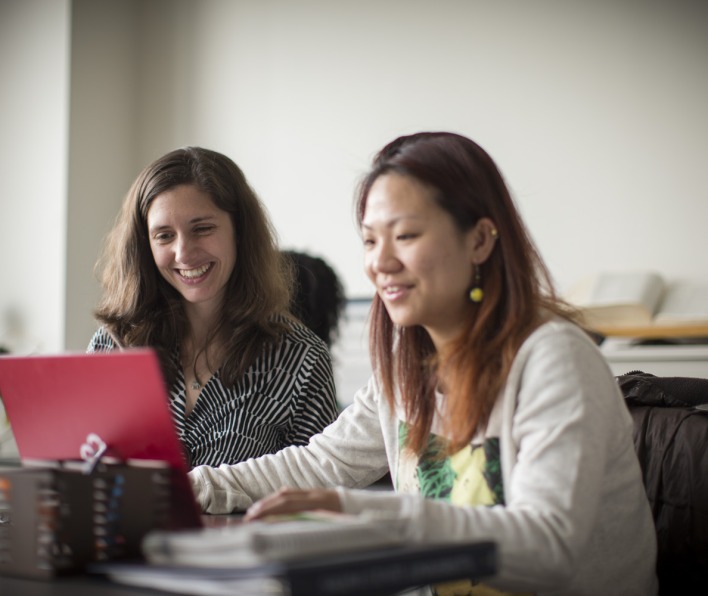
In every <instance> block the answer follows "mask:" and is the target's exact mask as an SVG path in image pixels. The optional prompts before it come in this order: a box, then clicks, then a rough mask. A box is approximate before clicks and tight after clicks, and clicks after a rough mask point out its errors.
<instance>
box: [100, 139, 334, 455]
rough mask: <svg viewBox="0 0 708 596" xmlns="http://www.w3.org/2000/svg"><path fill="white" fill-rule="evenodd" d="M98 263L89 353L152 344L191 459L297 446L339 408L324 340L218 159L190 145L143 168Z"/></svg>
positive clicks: (266, 231)
mask: <svg viewBox="0 0 708 596" xmlns="http://www.w3.org/2000/svg"><path fill="white" fill-rule="evenodd" d="M98 269H99V272H100V277H101V281H102V284H103V296H102V298H101V301H100V303H99V305H98V308H97V311H96V317H97V319H98V321H99V322H100V323H101V324H102V325H101V328H100V329H99V330H98V331H97V332H96V334H95V335H94V337H93V338H92V340H91V343H90V345H89V351H91V352H93V351H98V350H110V349H115V348H127V347H150V348H152V349H154V350H155V351H156V352H157V354H158V356H159V358H160V361H161V363H162V368H163V370H164V373H165V377H166V381H167V385H168V387H169V390H170V409H171V411H172V414H173V417H174V420H175V423H176V426H177V429H178V432H179V434H180V437H181V439H182V442H183V444H184V446H185V448H186V451H187V452H188V455H189V459H190V464H191V465H193V466H194V465H200V464H208V465H219V464H222V463H228V464H233V463H237V462H239V461H242V460H245V459H248V458H249V457H257V456H259V455H263V454H265V453H273V452H275V451H278V450H279V449H282V448H283V447H286V446H288V445H304V444H306V443H307V441H308V440H309V438H310V437H311V436H312V435H313V434H316V433H317V432H319V431H321V430H322V429H323V428H324V427H325V426H327V424H329V423H330V422H332V420H334V418H335V417H336V414H337V411H338V410H337V404H336V399H335V387H334V378H333V374H332V363H331V358H330V355H329V352H328V350H327V347H326V345H325V344H324V342H322V341H321V340H320V339H319V338H318V337H317V336H316V335H315V334H314V333H313V332H312V331H310V330H309V329H308V328H306V327H305V326H304V325H302V324H300V323H299V322H297V321H296V320H295V319H294V318H293V317H292V316H291V315H290V312H289V307H290V299H291V287H292V272H291V267H290V265H289V263H288V262H287V261H286V260H285V259H284V257H283V256H282V255H281V253H280V251H279V249H278V246H277V243H276V237H275V233H274V231H273V229H272V227H271V224H270V222H269V220H268V217H267V214H266V211H265V209H264V207H263V206H262V204H261V202H260V201H259V199H258V197H257V196H256V194H255V193H254V191H253V190H252V189H251V187H250V186H249V184H248V182H247V181H246V178H245V177H244V175H243V173H242V172H241V170H240V169H239V168H238V166H237V165H236V164H235V163H234V162H233V161H232V160H231V159H229V158H228V157H226V156H225V155H222V154H220V153H217V152H215V151H210V150H207V149H202V148H199V147H187V148H183V149H177V150H175V151H171V152H169V153H167V154H166V155H164V156H162V157H161V158H159V159H157V160H156V161H155V162H153V163H152V164H150V165H149V166H147V167H146V168H145V169H144V170H143V171H142V172H141V173H140V175H139V176H138V178H137V179H136V180H135V182H134V183H133V185H132V187H131V189H130V191H129V193H128V195H127V197H126V199H125V201H124V203H123V207H122V210H121V212H120V214H119V216H118V219H117V221H116V223H115V226H114V228H113V230H112V231H111V233H110V234H109V236H108V238H107V242H106V245H105V249H104V252H103V254H102V258H101V259H100V261H99V263H98ZM136 415H140V413H139V412H136Z"/></svg>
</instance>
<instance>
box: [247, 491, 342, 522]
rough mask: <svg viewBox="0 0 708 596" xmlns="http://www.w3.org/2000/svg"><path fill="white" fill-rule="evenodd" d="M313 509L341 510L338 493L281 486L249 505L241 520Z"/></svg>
mask: <svg viewBox="0 0 708 596" xmlns="http://www.w3.org/2000/svg"><path fill="white" fill-rule="evenodd" d="M313 509H325V510H327V511H337V512H341V511H342V504H341V502H340V501H339V495H338V494H337V492H336V491H334V490H326V489H322V488H318V489H313V490H300V489H297V488H281V489H280V490H279V491H277V492H274V493H273V494H272V495H268V496H267V497H264V498H263V499H261V500H260V501H256V502H255V503H254V504H253V505H251V506H250V507H249V508H248V511H246V515H245V516H244V518H243V520H244V521H253V520H254V519H259V518H263V517H266V516H268V515H280V514H285V513H298V512H300V511H312V510H313Z"/></svg>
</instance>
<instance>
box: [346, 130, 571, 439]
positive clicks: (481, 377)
mask: <svg viewBox="0 0 708 596" xmlns="http://www.w3.org/2000/svg"><path fill="white" fill-rule="evenodd" d="M390 172H395V173H397V174H401V175H404V176H410V177H412V178H415V179H416V180H418V181H419V182H421V183H423V184H425V185H426V186H428V187H430V188H432V189H433V190H434V191H435V200H436V202H437V204H438V206H439V207H441V208H442V209H444V210H445V211H447V212H448V213H449V214H450V216H451V217H452V219H453V221H454V222H455V224H456V225H457V226H458V228H459V230H460V231H461V232H465V231H467V230H469V229H471V228H472V227H474V225H475V224H476V223H477V222H478V221H479V219H480V218H482V217H487V218H489V219H491V220H492V221H493V222H494V224H495V226H496V229H497V231H498V238H497V242H496V245H495V247H494V249H493V251H492V253H491V255H490V257H489V258H488V259H487V261H485V262H484V263H483V264H482V265H481V270H480V273H481V281H482V287H483V290H484V299H483V300H482V302H480V303H479V304H474V303H472V302H470V304H469V309H468V313H467V317H466V319H465V320H464V321H462V322H461V324H460V334H459V336H458V337H457V339H456V340H455V341H454V342H452V344H451V345H449V346H447V347H446V348H445V350H444V352H442V353H436V351H435V348H434V346H433V344H432V341H431V340H430V337H429V336H428V334H427V332H426V331H425V330H424V329H423V328H422V327H419V326H412V327H397V326H395V325H394V324H393V322H392V321H391V318H390V317H389V316H388V313H387V312H386V308H385V307H384V305H383V303H382V302H381V299H380V298H379V297H378V296H376V297H375V298H374V300H373V304H372V309H371V315H370V332H369V333H370V335H369V347H370V351H371V359H372V366H373V369H374V371H375V372H376V374H377V377H378V379H379V382H380V383H381V386H382V388H383V391H384V394H385V396H386V398H387V400H388V401H389V403H390V404H391V405H393V403H394V400H395V399H396V393H398V394H399V395H400V397H401V399H402V403H403V406H404V408H405V412H406V417H407V420H408V421H409V423H410V425H411V428H410V430H409V433H408V438H407V440H408V446H409V447H410V448H412V449H413V450H415V451H416V452H421V451H422V450H423V449H424V448H425V446H426V443H427V440H428V437H429V434H430V429H431V425H432V422H433V417H434V414H435V399H434V392H435V388H436V387H443V388H444V392H445V395H446V409H445V419H444V420H443V423H444V425H445V429H446V431H447V433H448V435H449V438H450V444H449V450H450V452H454V451H456V450H459V449H460V448H462V447H463V446H464V445H465V444H468V443H469V442H470V441H471V439H472V437H473V436H474V434H475V432H476V431H477V429H478V428H483V427H484V426H485V425H486V423H487V422H488V420H489V416H490V414H491V411H492V408H493V406H494V403H495V401H496V399H497V396H498V394H499V391H500V390H501V388H502V386H503V384H504V382H505V379H506V376H507V374H508V372H509V368H510V367H511V363H512V361H513V359H514V356H515V355H516V352H517V351H518V349H519V347H520V346H521V344H522V343H523V342H524V340H525V339H526V338H527V337H528V336H529V334H530V333H531V332H532V331H533V330H534V329H535V328H536V327H537V326H538V325H539V323H540V322H541V320H542V318H543V316H545V314H544V313H549V314H550V313H554V314H558V315H560V316H570V313H569V311H568V310H567V309H566V308H565V307H564V305H563V303H562V302H561V301H559V300H558V299H557V297H556V295H555V293H554V291H553V285H552V282H551V278H550V274H549V272H548V270H547V268H546V267H545V265H544V263H543V261H542V259H541V257H540V255H539V253H538V251H537V250H536V247H535V246H534V244H533V241H532V240H531V238H530V236H529V234H528V232H527V230H526V228H525V226H524V224H523V222H522V220H521V218H520V216H519V214H518V212H517V210H516V207H515V206H514V203H513V201H512V199H511V196H510V194H509V191H508V189H507V187H506V184H505V183H504V179H503V178H502V175H501V173H500V172H499V170H498V168H497V167H496V165H495V163H494V161H493V160H492V158H491V157H490V156H489V155H488V154H487V153H486V151H484V149H482V148H481V147H480V146H479V145H477V144H476V143H475V142H473V141H471V140H470V139H468V138H466V137H463V136H461V135H457V134H454V133H445V132H427V133H418V134H414V135H410V136H405V137H400V138H398V139H396V140H395V141H393V142H391V143H389V144H388V145H387V146H386V147H384V148H383V149H382V150H381V151H380V152H379V153H378V155H377V156H376V157H375V158H374V162H373V167H372V169H371V171H370V172H369V174H368V175H367V176H366V177H365V178H364V179H363V181H362V183H361V185H360V187H359V193H358V198H357V203H356V213H357V220H358V222H359V225H361V222H362V220H363V218H364V213H365V211H366V202H367V198H368V194H369V191H370V189H371V186H372V185H373V183H374V181H375V180H376V179H377V178H378V177H379V176H381V175H384V174H387V173H390ZM470 265H471V264H470ZM471 270H472V268H471V267H470V269H469V270H465V271H460V275H464V276H469V277H470V280H469V281H470V287H471V285H472V278H471V273H470V272H471Z"/></svg>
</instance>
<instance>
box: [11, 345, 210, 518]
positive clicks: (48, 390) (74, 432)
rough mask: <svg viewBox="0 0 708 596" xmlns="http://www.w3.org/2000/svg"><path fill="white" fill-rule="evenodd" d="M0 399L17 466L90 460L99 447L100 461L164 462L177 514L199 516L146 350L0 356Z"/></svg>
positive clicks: (155, 365)
mask: <svg viewBox="0 0 708 596" xmlns="http://www.w3.org/2000/svg"><path fill="white" fill-rule="evenodd" d="M0 398H1V399H2V401H3V403H4V405H5V410H6V412H7V416H8V419H9V421H10V426H11V428H12V431H13V433H14V436H15V442H16V443H17V449H18V451H19V454H20V458H21V459H22V460H23V461H28V460H80V459H90V457H91V456H92V455H93V456H95V455H96V453H97V452H98V451H99V447H100V451H103V450H104V448H105V453H104V457H106V458H114V459H118V460H121V461H127V460H136V459H137V460H160V461H164V462H167V463H168V464H169V465H170V466H171V467H172V468H173V470H174V474H173V476H174V477H175V479H176V480H175V483H174V490H176V491H177V492H179V493H182V494H181V495H180V496H181V498H180V499H179V500H181V501H183V503H182V505H183V507H181V508H179V509H181V510H182V511H183V513H184V511H188V510H189V509H192V508H194V511H195V512H197V513H198V509H197V508H196V503H195V502H194V498H193V496H192V494H191V489H190V488H189V482H188V479H187V476H186V472H187V469H188V464H187V458H186V455H185V453H184V449H183V447H182V443H181V442H180V440H179V438H178V436H177V432H176V430H175V426H174V423H173V421H172V416H171V414H170V412H169V409H168V402H167V399H168V398H167V390H166V387H165V382H164V378H163V375H162V370H161V369H160V365H159V361H158V358H157V355H156V354H155V353H154V352H153V351H152V350H149V349H128V350H123V351H113V352H100V353H91V354H86V353H73V354H72V353H68V354H58V355H46V356H0ZM186 501H191V502H192V504H190V505H189V506H187V507H184V505H185V502H186ZM188 517H194V516H193V515H191V513H190V514H189V515H188ZM189 525H192V523H189Z"/></svg>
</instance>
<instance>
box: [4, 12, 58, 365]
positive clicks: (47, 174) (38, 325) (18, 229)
mask: <svg viewBox="0 0 708 596" xmlns="http://www.w3.org/2000/svg"><path fill="white" fill-rule="evenodd" d="M69 7H70V3H69V2H68V1H64V0H1V1H0V131H1V132H0V255H1V256H0V263H1V264H0V345H4V346H6V347H7V348H9V349H11V350H12V351H27V352H29V351H57V350H60V349H62V348H63V347H64V305H65V283H66V282H65V277H66V203H67V201H66V195H67V143H68V100H69V85H68V82H69V36H70V27H69V15H70V10H69Z"/></svg>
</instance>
